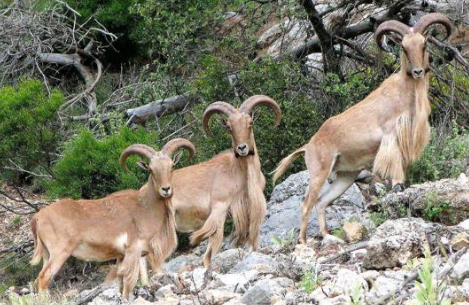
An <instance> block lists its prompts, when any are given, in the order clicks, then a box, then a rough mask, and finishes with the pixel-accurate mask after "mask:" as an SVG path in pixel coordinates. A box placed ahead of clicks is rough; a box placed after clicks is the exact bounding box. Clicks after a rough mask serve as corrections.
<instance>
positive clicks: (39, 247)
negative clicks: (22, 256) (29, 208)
mask: <svg viewBox="0 0 469 305" xmlns="http://www.w3.org/2000/svg"><path fill="white" fill-rule="evenodd" d="M31 231H33V238H34V254H33V258H32V259H31V261H30V262H29V263H30V264H31V265H33V266H34V265H37V264H39V263H40V262H41V260H42V255H43V253H44V244H43V243H42V240H41V238H40V237H39V235H38V234H37V221H36V218H33V219H32V220H31Z"/></svg>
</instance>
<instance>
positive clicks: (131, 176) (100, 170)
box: [49, 127, 157, 198]
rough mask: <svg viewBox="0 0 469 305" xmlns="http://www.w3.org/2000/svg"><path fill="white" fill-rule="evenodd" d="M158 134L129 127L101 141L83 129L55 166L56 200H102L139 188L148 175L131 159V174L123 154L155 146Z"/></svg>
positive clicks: (51, 186) (53, 185) (51, 188)
mask: <svg viewBox="0 0 469 305" xmlns="http://www.w3.org/2000/svg"><path fill="white" fill-rule="evenodd" d="M156 140H157V135H156V134H155V133H154V132H147V131H145V130H144V129H138V130H136V131H132V130H130V129H129V128H127V127H124V128H122V129H120V130H119V131H117V132H114V133H112V134H110V135H109V136H107V137H105V138H103V139H98V138H97V137H96V136H95V135H94V134H93V133H91V132H90V131H89V130H86V129H85V130H82V131H81V132H80V133H79V134H78V135H77V136H76V137H75V138H73V139H72V140H71V141H69V142H68V143H66V145H65V149H64V154H63V157H62V159H60V161H59V162H58V163H57V164H56V165H55V166H54V168H53V171H54V176H55V179H54V180H53V181H51V182H50V183H49V194H50V195H52V196H54V197H66V196H70V197H73V198H99V197H104V196H105V195H107V194H109V193H111V192H115V191H118V190H122V189H127V188H134V189H138V188H140V187H141V186H142V184H143V183H144V182H145V181H146V179H147V178H148V177H147V173H145V172H143V171H142V170H139V169H138V167H137V166H136V165H135V164H134V163H135V162H133V161H132V160H135V159H133V158H136V157H131V158H129V159H128V161H127V164H128V167H129V170H130V172H126V171H124V170H123V169H122V168H121V166H120V164H119V157H120V154H121V153H122V151H123V150H124V149H125V148H126V147H127V146H129V145H131V144H136V143H140V144H147V145H149V146H152V147H154V148H155V149H156V147H155V142H156Z"/></svg>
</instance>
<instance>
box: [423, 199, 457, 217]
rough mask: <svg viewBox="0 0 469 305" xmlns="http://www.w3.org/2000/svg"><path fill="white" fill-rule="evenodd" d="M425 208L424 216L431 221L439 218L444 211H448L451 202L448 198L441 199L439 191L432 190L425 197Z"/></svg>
mask: <svg viewBox="0 0 469 305" xmlns="http://www.w3.org/2000/svg"><path fill="white" fill-rule="evenodd" d="M425 199H426V202H425V210H424V215H423V216H424V218H425V219H427V220H430V221H434V220H437V219H439V218H440V217H441V214H442V213H445V212H447V211H448V207H449V206H450V204H451V203H450V202H449V201H446V200H441V199H440V198H439V196H438V194H437V193H435V192H430V193H428V194H427V195H426V197H425Z"/></svg>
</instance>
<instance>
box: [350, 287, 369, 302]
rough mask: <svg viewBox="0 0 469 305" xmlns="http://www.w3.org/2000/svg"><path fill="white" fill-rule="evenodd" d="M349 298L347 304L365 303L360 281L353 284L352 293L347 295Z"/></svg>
mask: <svg viewBox="0 0 469 305" xmlns="http://www.w3.org/2000/svg"><path fill="white" fill-rule="evenodd" d="M349 297H350V300H349V301H348V305H365V300H364V299H363V286H362V285H361V284H360V283H356V284H355V289H353V291H352V294H351V295H349Z"/></svg>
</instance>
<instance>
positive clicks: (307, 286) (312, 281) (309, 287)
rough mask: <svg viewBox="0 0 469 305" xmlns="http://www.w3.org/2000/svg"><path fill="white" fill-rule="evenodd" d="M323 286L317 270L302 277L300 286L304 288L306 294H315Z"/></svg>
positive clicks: (312, 270) (307, 272)
mask: <svg viewBox="0 0 469 305" xmlns="http://www.w3.org/2000/svg"><path fill="white" fill-rule="evenodd" d="M321 285H322V279H321V278H320V277H319V275H318V274H317V272H316V270H315V269H311V270H310V271H306V272H305V273H304V274H303V276H302V277H301V281H300V282H299V286H300V287H301V288H303V289H304V290H305V291H306V292H313V291H314V290H316V288H318V287H319V286H321Z"/></svg>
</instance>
